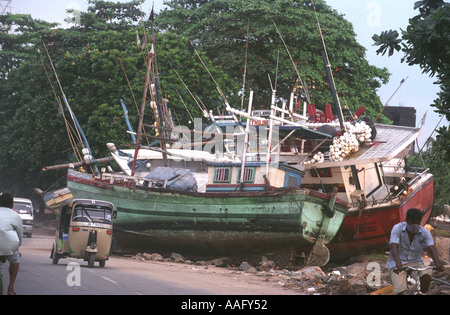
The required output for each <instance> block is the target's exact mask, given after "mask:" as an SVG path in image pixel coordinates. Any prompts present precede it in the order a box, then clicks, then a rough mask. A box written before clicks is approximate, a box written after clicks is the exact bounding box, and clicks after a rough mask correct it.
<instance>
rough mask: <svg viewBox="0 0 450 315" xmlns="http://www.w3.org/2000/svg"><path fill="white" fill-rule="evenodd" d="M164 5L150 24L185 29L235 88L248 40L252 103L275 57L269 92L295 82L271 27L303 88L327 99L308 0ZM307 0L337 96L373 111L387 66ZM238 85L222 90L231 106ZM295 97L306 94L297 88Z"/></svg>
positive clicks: (263, 101) (262, 99)
mask: <svg viewBox="0 0 450 315" xmlns="http://www.w3.org/2000/svg"><path fill="white" fill-rule="evenodd" d="M166 5H167V6H168V7H169V8H168V9H165V10H164V11H162V12H161V13H160V15H159V16H158V17H157V18H156V22H157V25H158V27H160V28H161V29H162V30H165V31H168V30H171V31H176V32H177V33H178V34H183V35H184V36H185V37H188V38H189V39H190V40H191V41H192V43H193V44H195V46H196V47H198V49H199V50H201V51H204V52H205V53H206V55H207V56H208V57H209V58H210V59H211V60H212V62H213V64H214V65H218V66H221V67H222V68H223V69H224V71H225V72H226V73H227V74H228V76H229V77H230V78H232V79H233V80H234V81H235V82H236V83H238V85H239V86H240V90H241V89H242V86H243V74H244V67H245V54H246V48H247V47H248V61H247V73H246V87H247V89H252V90H254V91H255V104H257V105H256V106H259V105H265V106H266V108H267V106H268V105H270V94H271V88H270V82H269V79H268V75H270V78H271V81H272V84H275V73H276V69H277V64H278V80H277V87H276V88H277V96H279V97H281V98H284V99H288V98H289V95H290V92H291V91H292V89H293V87H294V86H295V85H296V80H297V74H296V71H295V70H294V66H293V65H292V63H291V58H290V57H289V55H288V54H287V52H286V49H285V47H284V44H283V42H282V40H281V37H280V36H279V34H278V32H277V29H276V28H278V29H279V31H280V33H281V34H282V38H283V40H284V41H285V43H286V46H287V47H288V50H289V52H290V54H291V55H292V58H293V61H294V63H295V66H296V67H297V69H298V71H299V73H300V77H301V79H302V80H303V81H304V82H305V83H306V85H307V86H308V88H309V90H310V92H311V102H312V103H315V104H316V106H317V107H319V108H322V109H323V108H324V105H325V104H326V103H333V100H332V95H331V92H330V87H329V83H328V80H327V78H326V72H325V70H324V62H323V59H322V56H321V52H322V51H323V46H322V41H321V38H320V35H319V31H318V27H317V22H316V17H315V12H314V10H313V3H312V1H311V0H300V1H292V0H275V1H273V0H270V1H269V0H264V1H261V0H214V1H202V0H172V1H167V2H166ZM315 7H316V10H317V15H318V18H319V20H320V23H321V26H322V31H323V35H324V40H325V43H326V46H327V49H328V53H329V59H330V62H331V64H332V71H333V73H334V77H335V81H336V85H337V91H338V92H339V93H340V96H341V97H344V101H343V102H342V103H343V104H345V103H346V104H348V105H349V109H350V110H351V111H352V112H354V111H355V110H356V109H357V108H359V107H360V106H364V107H365V108H366V109H367V110H368V111H367V114H369V116H372V118H374V117H375V116H377V114H378V113H379V112H380V110H381V108H382V104H381V102H380V100H379V98H378V97H377V95H376V92H375V91H376V89H377V88H379V87H380V86H381V84H383V83H386V82H387V80H388V72H387V70H386V69H379V68H377V67H374V66H371V65H370V64H369V63H368V61H367V60H366V59H365V48H363V47H362V46H361V45H360V44H358V43H357V41H356V39H355V38H356V35H355V32H354V30H353V27H352V25H351V23H349V22H348V21H347V20H345V19H344V18H343V16H342V15H340V14H339V13H338V12H336V11H335V10H332V9H331V8H330V7H329V6H327V5H326V4H325V2H324V1H322V0H316V1H315ZM248 27H249V29H248V37H247V28H248ZM247 43H248V46H247ZM278 54H279V58H278ZM240 90H234V91H232V90H228V91H227V92H228V93H229V95H233V96H235V98H234V104H233V106H234V107H239V105H238V104H239V103H240V102H239V101H238V98H236V96H238V94H239V92H240ZM247 95H248V93H247ZM302 100H306V97H305V94H302ZM348 113H349V112H348V111H345V113H344V114H348Z"/></svg>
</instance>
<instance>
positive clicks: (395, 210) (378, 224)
mask: <svg viewBox="0 0 450 315" xmlns="http://www.w3.org/2000/svg"><path fill="white" fill-rule="evenodd" d="M432 206H433V176H432V175H428V176H426V177H425V178H424V179H423V180H422V181H421V182H420V183H418V184H417V185H416V186H415V187H414V190H413V191H412V192H411V193H409V194H408V195H407V196H405V197H404V198H403V199H401V200H400V201H397V202H395V203H392V204H391V205H383V206H372V207H367V208H365V209H363V210H361V211H358V210H350V211H349V212H348V213H347V216H346V217H345V219H344V222H343V223H342V225H341V227H340V229H339V232H338V233H337V234H336V237H335V238H334V240H333V242H332V243H330V244H328V248H329V250H330V252H331V256H332V258H333V259H339V258H345V257H349V256H352V255H355V254H358V253H362V252H365V251H369V250H371V249H375V248H380V247H386V248H389V239H390V233H391V230H392V228H393V226H394V225H395V224H397V223H399V222H402V221H405V220H406V213H407V211H408V210H409V209H411V208H416V209H420V210H421V211H422V212H423V214H424V215H423V218H422V225H424V224H425V223H426V222H427V221H428V219H429V217H430V214H431V208H432Z"/></svg>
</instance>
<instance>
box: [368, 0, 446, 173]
mask: <svg viewBox="0 0 450 315" xmlns="http://www.w3.org/2000/svg"><path fill="white" fill-rule="evenodd" d="M414 9H416V10H418V14H417V15H416V16H414V17H413V18H411V19H410V20H409V25H408V27H407V28H406V30H405V31H402V35H401V38H398V37H399V34H398V32H396V31H392V30H391V31H388V32H383V33H382V34H381V35H374V36H373V39H374V41H375V44H374V45H377V46H380V49H379V50H378V51H377V52H378V53H381V52H385V51H386V49H389V51H390V53H389V55H392V53H393V52H394V50H396V51H400V50H402V52H403V53H404V57H403V60H404V61H405V62H407V63H408V65H410V66H412V65H418V66H420V68H421V69H422V70H423V72H424V73H428V74H429V75H430V76H431V77H436V79H437V81H436V84H438V85H439V86H440V88H441V91H440V92H439V94H438V98H437V99H436V100H435V101H434V103H433V104H431V106H433V107H435V108H436V109H435V112H437V113H439V114H440V115H444V116H445V117H446V118H447V120H450V66H449V62H448V61H449V60H450V45H449V44H448V42H449V40H448V39H449V37H450V4H449V3H446V2H444V1H443V0H424V1H417V2H416V3H415V4H414ZM386 34H390V36H387V35H386ZM399 43H401V46H400V45H399ZM391 51H392V53H391ZM438 133H439V137H438V141H437V142H436V143H435V145H436V146H439V148H440V150H442V158H443V159H442V160H441V162H443V163H447V164H446V165H447V167H448V166H449V164H448V163H450V149H449V148H450V129H449V127H448V126H447V128H441V129H440V130H439V131H438Z"/></svg>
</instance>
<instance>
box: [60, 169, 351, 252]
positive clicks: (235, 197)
mask: <svg viewBox="0 0 450 315" xmlns="http://www.w3.org/2000/svg"><path fill="white" fill-rule="evenodd" d="M67 186H68V188H69V189H70V191H71V192H72V194H73V195H74V197H75V198H92V199H97V200H105V201H110V202H112V203H113V204H114V205H115V207H116V209H117V211H118V214H117V219H116V220H115V221H114V227H115V229H116V230H118V231H120V232H119V233H116V234H115V236H116V237H117V238H118V240H117V241H118V245H119V246H123V247H127V248H129V247H131V246H133V245H134V246H136V247H142V246H143V242H142V240H143V239H145V243H146V244H147V245H148V246H149V247H152V248H154V247H153V246H156V244H157V243H160V244H166V245H167V246H169V247H170V246H172V247H178V248H180V247H181V248H184V249H185V250H194V248H195V247H197V248H198V249H200V250H201V251H204V250H207V251H208V252H210V253H211V252H214V251H216V252H220V253H221V254H222V255H225V254H227V253H228V252H232V251H242V250H243V251H255V250H259V249H261V247H264V248H266V249H269V248H275V249H278V248H280V247H282V246H283V247H290V246H292V247H296V248H298V247H301V246H306V245H308V244H313V243H314V242H315V240H316V239H317V238H320V239H322V240H325V241H326V242H327V243H328V242H329V241H331V240H332V239H333V238H334V236H335V234H336V233H337V232H338V231H339V228H340V225H341V224H342V221H343V220H344V217H345V215H346V213H347V211H348V208H349V204H347V203H345V202H342V201H340V200H337V199H335V198H333V197H331V196H330V195H327V194H322V193H318V192H315V191H309V190H306V189H274V190H269V191H262V192H237V193H230V192H223V193H218V192H213V193H193V192H182V191H175V190H169V189H159V188H158V189H157V188H146V187H140V186H136V187H129V186H125V185H117V184H114V185H112V184H108V183H104V182H100V181H98V180H94V179H93V178H92V176H91V178H89V175H86V174H84V175H81V173H78V172H74V171H69V173H68V176H67ZM330 210H332V211H333V213H332V215H330ZM121 236H123V238H122V239H123V243H122V244H121V243H120V237H121ZM166 249H167V247H166Z"/></svg>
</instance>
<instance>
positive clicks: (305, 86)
mask: <svg viewBox="0 0 450 315" xmlns="http://www.w3.org/2000/svg"><path fill="white" fill-rule="evenodd" d="M270 20H271V21H272V23H273V25H274V26H275V30H276V31H277V33H278V35H279V36H280V39H281V41H282V42H283V45H284V48H285V49H286V52H287V53H288V55H289V58H290V59H291V63H292V66H293V67H294V70H295V73H297V77H298V80H299V81H300V83H301V84H302V88H303V91H304V92H305V95H306V99H307V101H308V103H309V104H311V95H310V93H309V89H308V86H307V85H306V83H305V82H303V80H302V78H301V77H300V73H299V72H298V69H297V66H296V65H295V62H294V59H293V58H292V55H291V53H290V52H289V49H288V47H287V45H286V43H285V41H284V39H283V36H282V35H281V32H280V30H279V29H278V27H277V25H276V24H275V22H274V20H273V19H272V18H270Z"/></svg>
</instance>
